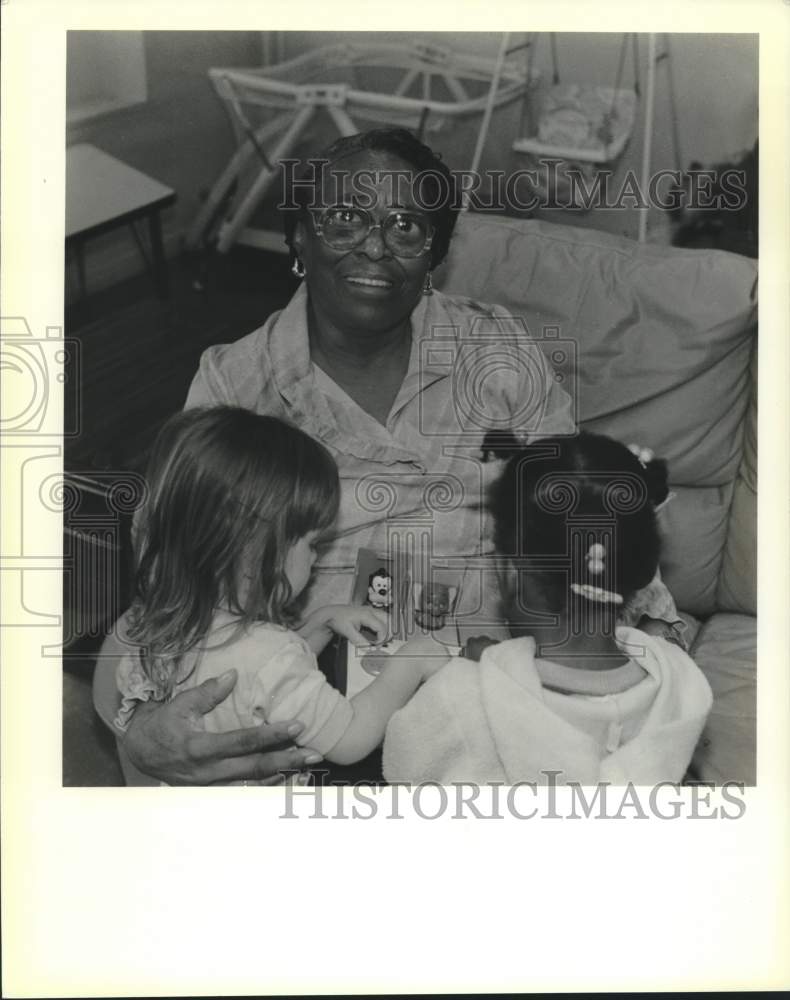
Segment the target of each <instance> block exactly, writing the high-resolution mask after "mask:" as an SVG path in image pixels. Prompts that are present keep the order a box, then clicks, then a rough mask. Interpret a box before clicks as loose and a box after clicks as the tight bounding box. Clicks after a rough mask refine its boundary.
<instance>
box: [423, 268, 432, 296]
mask: <svg viewBox="0 0 790 1000" xmlns="http://www.w3.org/2000/svg"><path fill="white" fill-rule="evenodd" d="M422 294H423V295H433V281H432V280H431V272H430V271H429V272H428V273H427V274H426V275H425V284H424V285H423V286H422Z"/></svg>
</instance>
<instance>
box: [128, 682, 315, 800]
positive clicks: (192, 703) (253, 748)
mask: <svg viewBox="0 0 790 1000" xmlns="http://www.w3.org/2000/svg"><path fill="white" fill-rule="evenodd" d="M236 679H237V675H236V671H235V670H229V671H228V672H227V673H225V674H223V675H222V677H216V678H211V679H210V680H207V681H204V683H203V684H201V685H199V686H198V687H196V688H193V689H192V690H190V691H184V692H182V693H181V694H179V695H176V697H175V698H173V700H172V701H170V702H167V703H165V704H163V703H161V702H144V703H143V704H141V705H139V706H138V707H137V708H136V709H135V713H134V715H133V716H132V721H131V722H130V723H129V727H128V729H127V731H126V735H125V736H124V737H123V746H124V749H125V751H126V753H127V754H128V756H129V759H130V760H131V762H132V763H133V764H134V765H135V767H137V768H139V770H141V771H143V772H144V773H145V774H150V775H151V776H152V777H155V778H159V780H160V781H165V782H167V784H169V785H211V784H227V783H229V782H231V781H255V782H257V783H260V784H265V785H276V784H281V783H282V782H283V781H284V777H285V775H286V774H287V773H291V774H293V772H295V771H302V770H303V769H304V768H305V767H306V766H309V765H311V764H317V763H318V762H319V761H320V760H322V757H321V755H320V754H318V753H316V752H315V751H314V750H310V749H309V748H307V747H295V746H293V740H294V737H295V736H297V735H298V734H299V733H300V732H301V731H302V729H303V728H304V727H303V725H302V724H301V723H300V722H290V723H289V722H283V723H278V724H277V725H273V726H266V725H261V726H253V727H251V728H250V729H236V730H234V731H233V732H229V733H207V732H205V731H204V730H203V724H202V716H204V715H206V714H207V713H208V712H210V711H211V710H212V709H213V708H215V707H216V706H217V705H219V704H220V702H223V701H224V700H225V699H226V698H227V697H228V695H229V694H230V692H231V691H232V690H233V688H234V686H235V684H236Z"/></svg>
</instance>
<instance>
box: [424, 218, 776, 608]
mask: <svg viewBox="0 0 790 1000" xmlns="http://www.w3.org/2000/svg"><path fill="white" fill-rule="evenodd" d="M755 278H756V265H755V262H754V261H753V260H749V259H747V258H745V257H740V256H738V255H735V254H729V253H724V252H721V251H715V250H685V249H679V248H676V247H663V246H654V245H642V244H638V243H635V242H633V241H632V240H628V239H625V238H623V237H618V236H614V235H611V234H607V233H600V232H597V231H595V230H588V229H575V228H572V227H566V226H557V225H552V224H550V223H540V222H535V221H533V220H514V219H503V218H501V217H493V216H484V215H473V214H470V213H467V214H466V215H464V216H463V217H462V218H461V219H460V220H459V225H458V232H457V235H456V237H455V238H454V239H453V243H452V245H451V251H450V256H449V258H448V261H447V264H446V265H445V267H444V268H443V271H442V272H440V274H439V275H438V276H437V282H436V283H437V286H439V287H442V288H443V289H444V290H445V291H447V292H451V293H456V294H462V295H465V296H470V297H473V298H479V299H481V300H482V301H485V302H496V303H499V304H501V305H503V306H506V307H507V308H509V309H510V310H511V311H512V312H513V313H514V314H516V315H520V316H522V317H523V318H524V320H525V321H526V323H527V325H528V327H529V329H530V332H531V333H532V335H533V336H536V337H540V336H541V335H542V332H543V330H544V328H545V327H555V328H559V336H560V338H568V339H569V340H570V341H571V342H572V343H573V344H575V346H576V365H575V367H574V369H573V371H572V372H571V373H570V378H568V379H566V382H565V385H566V387H567V388H569V389H571V390H572V394H573V395H574V398H575V400H576V415H577V421H578V422H579V423H580V424H581V425H582V426H584V427H587V428H589V429H590V430H596V431H599V432H602V433H606V434H610V435H611V436H613V437H616V438H619V439H620V440H622V441H624V442H626V443H630V442H632V441H636V442H638V443H639V444H640V445H642V446H646V447H650V448H652V449H653V450H654V451H655V452H656V453H657V454H659V455H661V456H662V457H664V458H666V459H667V461H668V463H669V469H670V480H671V482H672V484H673V487H677V486H680V487H683V489H684V490H689V491H691V494H690V495H689V496H688V497H687V498H686V499H684V500H682V501H678V502H676V507H675V511H674V512H673V513H672V515H671V524H672V535H671V537H670V538H669V539H668V549H667V560H668V561H667V565H666V576H667V582H668V585H669V586H670V589H673V588H674V589H675V590H676V591H678V592H679V593H680V594H682V595H683V598H682V599H681V600H678V603H679V604H680V605H681V606H682V607H684V608H686V609H687V610H689V611H691V612H693V613H694V614H698V615H706V614H708V613H710V612H711V611H712V610H713V608H714V607H715V597H716V588H717V583H718V576H719V570H720V567H721V559H722V553H723V551H724V545H725V539H726V535H727V525H728V516H727V515H728V511H729V507H730V503H731V490H732V484H733V482H734V481H735V478H736V474H737V471H738V467H739V465H740V460H741V450H742V448H741V443H742V434H743V423H744V416H745V412H746V407H747V403H748V400H749V394H750V382H749V375H748V365H749V356H750V353H751V347H752V341H753V332H754V331H753V326H752V324H753V318H754V310H755V305H754V302H753V301H752V293H753V290H754V283H755ZM703 488H704V491H705V492H700V493H699V494H696V490H697V489H703ZM695 494H696V495H695ZM701 508H704V509H705V514H704V515H702V516H695V515H699V513H700V509H701Z"/></svg>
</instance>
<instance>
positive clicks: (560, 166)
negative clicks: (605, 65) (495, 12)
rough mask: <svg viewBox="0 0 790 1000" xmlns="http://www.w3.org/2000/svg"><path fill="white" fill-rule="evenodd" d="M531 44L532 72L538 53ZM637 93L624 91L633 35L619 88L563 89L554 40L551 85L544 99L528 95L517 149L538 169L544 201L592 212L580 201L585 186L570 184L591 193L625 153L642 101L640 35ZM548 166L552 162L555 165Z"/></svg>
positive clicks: (634, 40)
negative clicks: (602, 174) (603, 172)
mask: <svg viewBox="0 0 790 1000" xmlns="http://www.w3.org/2000/svg"><path fill="white" fill-rule="evenodd" d="M536 39H537V35H536V36H535V38H534V39H528V40H527V42H526V43H525V45H524V48H526V51H527V70H526V72H527V73H529V72H530V70H531V63H532V59H533V57H534V51H535V48H536V44H535V43H536ZM630 39H631V43H632V46H631V52H632V61H633V73H634V85H633V89H629V88H625V87H622V86H621V82H622V75H623V68H624V65H625V57H626V51H627V49H628V41H629V36H628V35H624V36H623V41H622V44H621V46H620V58H619V60H618V65H617V73H616V75H615V80H614V86H611V87H608V86H594V85H589V84H578V83H573V84H562V83H561V82H560V73H559V64H558V59H557V44H556V37H555V35H554V34H553V33H552V34H551V35H550V45H551V60H552V71H553V72H552V84H551V86H550V87H548V88H545V89H544V90H543V91H542V93H540V94H526V95H525V96H524V104H523V110H522V120H521V128H520V131H521V133H522V134H521V136H520V137H519V138H516V139H515V140H514V141H513V146H512V148H513V150H514V152H516V153H519V154H522V155H524V156H525V157H526V162H527V167H528V169H530V170H533V171H534V172H535V175H536V180H535V181H534V182H533V186H534V187H535V189H536V194H538V195H539V196H540V197H541V198H542V199H545V198H549V199H551V200H552V201H556V203H557V204H562V205H563V207H568V208H589V205H588V204H586V203H584V202H583V201H582V199H581V198H580V194H581V191H580V184H579V183H578V182H576V183H573V182H572V181H571V177H572V175H573V174H574V173H575V174H576V176H577V177H579V176H580V177H581V179H582V180H583V181H584V183H585V186H586V187H587V189H589V188H590V185H591V182H593V181H594V179H595V176H596V174H597V173H598V172H599V171H601V170H603V169H607V170H611V169H613V168H614V167H615V166H616V164H617V162H618V160H619V159H620V156H621V155H622V153H623V150H624V149H625V147H626V145H627V143H628V140H629V138H630V137H631V132H632V131H633V127H634V119H635V116H636V107H637V101H638V99H639V96H640V86H639V53H638V43H637V36H636V35H635V34H632V35H631V36H630ZM547 161H552V163H551V165H549V163H548V162H547Z"/></svg>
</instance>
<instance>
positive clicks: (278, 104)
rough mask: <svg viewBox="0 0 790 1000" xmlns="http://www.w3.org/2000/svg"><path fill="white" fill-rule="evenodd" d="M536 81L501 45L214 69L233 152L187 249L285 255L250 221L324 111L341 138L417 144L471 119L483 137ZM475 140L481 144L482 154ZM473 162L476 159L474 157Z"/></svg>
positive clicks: (363, 51) (366, 49) (360, 51)
mask: <svg viewBox="0 0 790 1000" xmlns="http://www.w3.org/2000/svg"><path fill="white" fill-rule="evenodd" d="M537 75H538V74H537V73H536V72H534V71H533V70H532V67H531V66H529V65H528V66H527V75H526V76H525V73H524V70H523V69H522V67H521V66H516V65H514V64H513V62H512V61H509V60H507V59H506V58H505V49H504V43H503V47H502V49H501V50H500V53H499V57H498V58H497V60H496V61H495V62H494V63H493V64H492V60H491V59H489V58H487V57H482V56H476V55H472V54H469V53H465V52H454V51H452V50H450V49H445V48H442V47H440V46H435V45H427V44H424V43H418V44H416V45H411V46H409V45H401V44H380V45H379V44H364V45H362V44H345V45H333V46H324V47H322V48H320V49H316V50H314V51H312V52H308V53H306V54H305V55H301V56H298V57H297V58H295V59H291V60H288V61H286V62H282V63H279V64H277V65H273V66H267V67H265V68H263V69H210V70H209V76H210V78H211V82H212V83H213V85H214V88H215V90H216V92H217V94H218V96H219V97H220V98H221V100H222V101H223V103H224V105H225V107H226V110H227V111H228V114H229V116H230V121H231V125H232V127H233V130H234V133H235V136H236V142H237V150H236V152H235V153H234V155H233V156H232V158H231V160H230V162H229V163H228V164H227V166H226V167H225V169H224V171H223V172H222V174H221V176H220V177H219V178H218V180H217V181H216V183H215V184H214V186H213V188H212V189H211V191H210V193H209V195H208V198H207V199H206V201H205V202H204V204H203V205H202V207H201V209H200V211H199V212H198V215H197V217H196V218H195V220H194V222H193V223H192V226H191V228H190V230H189V233H188V234H187V237H186V246H187V249H192V250H194V249H197V248H198V247H204V246H208V245H210V244H211V243H212V242H213V241H214V240H216V249H217V251H218V252H220V253H225V252H227V251H228V250H229V249H230V248H231V246H232V245H233V244H234V243H243V244H247V245H251V246H257V247H261V248H263V249H268V250H278V251H282V250H284V249H285V248H284V246H283V240H282V235H281V233H279V232H278V233H273V232H269V231H267V230H263V229H255V228H253V227H252V226H250V225H249V222H250V219H251V217H252V215H253V213H254V212H255V210H256V209H257V208H258V206H259V205H260V204H261V201H262V200H263V197H264V195H265V194H266V191H267V190H268V189H269V187H270V186H271V185H272V183H273V182H274V180H275V179H276V177H277V173H278V163H279V161H280V160H282V159H284V158H286V157H288V156H292V155H294V152H295V150H296V149H297V146H298V143H299V142H300V140H301V139H303V138H304V135H305V132H306V130H307V128H308V127H309V126H310V124H311V123H312V121H313V119H314V117H315V116H316V114H317V112H318V111H319V110H321V109H323V110H324V111H325V112H326V114H327V115H328V117H329V119H330V120H331V122H332V124H333V125H334V127H335V128H336V129H337V131H338V133H339V134H340V135H341V136H344V135H354V134H355V133H357V132H360V131H362V130H363V128H365V127H367V126H365V125H363V126H360V125H359V124H357V123H358V122H386V123H388V124H392V125H401V126H403V127H406V128H410V129H413V130H414V131H415V132H416V133H417V135H418V136H419V137H422V136H423V135H424V134H425V132H426V131H436V130H439V129H442V128H445V127H448V126H451V125H452V124H453V123H455V122H457V121H459V120H460V119H464V118H469V117H470V116H474V115H477V114H480V113H482V114H483V126H482V128H481V134H484V133H485V131H487V128H488V124H489V122H490V117H491V112H492V110H493V108H494V107H500V106H503V105H506V104H508V103H510V102H511V101H514V100H517V99H518V98H519V97H521V96H522V95H524V94H525V93H526V92H527V91H528V90H529V89H530V88H531V85H532V84H533V83H534V82H535V80H536V79H537ZM479 146H480V137H478V147H479ZM476 158H477V157H476Z"/></svg>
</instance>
